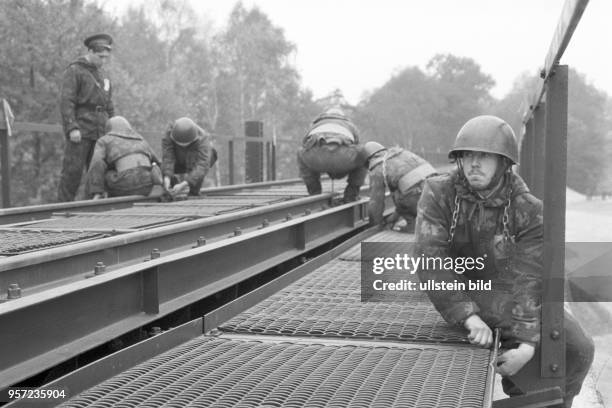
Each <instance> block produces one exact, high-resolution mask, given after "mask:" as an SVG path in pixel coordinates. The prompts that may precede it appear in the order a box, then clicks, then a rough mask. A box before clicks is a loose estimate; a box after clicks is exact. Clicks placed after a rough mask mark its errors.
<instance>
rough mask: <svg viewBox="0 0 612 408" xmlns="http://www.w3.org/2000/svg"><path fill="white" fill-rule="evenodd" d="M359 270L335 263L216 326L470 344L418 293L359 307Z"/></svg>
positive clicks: (354, 265) (271, 332)
mask: <svg viewBox="0 0 612 408" xmlns="http://www.w3.org/2000/svg"><path fill="white" fill-rule="evenodd" d="M360 289H361V288H360V265H359V263H355V262H346V261H345V262H343V261H334V262H331V263H330V264H328V265H326V266H325V267H322V268H319V269H317V270H316V271H315V272H313V273H311V274H309V275H307V276H306V277H304V278H302V279H300V280H298V281H297V282H295V283H293V284H291V285H289V286H288V287H287V288H285V289H284V290H282V291H280V292H278V293H277V294H275V295H273V296H271V297H269V298H267V299H265V300H263V301H262V302H260V303H258V304H257V305H255V306H253V307H252V308H250V309H248V310H246V311H245V312H243V313H241V314H239V315H238V316H236V317H234V318H232V319H231V320H229V321H228V322H226V323H224V324H223V325H221V326H220V327H219V330H221V331H224V332H235V333H256V334H266V335H299V336H324V337H355V338H369V339H373V338H375V339H381V340H410V341H423V342H445V343H462V344H465V343H468V340H467V333H466V332H465V331H464V330H462V329H460V328H458V327H454V326H450V325H449V324H447V323H446V322H445V321H444V319H443V318H442V317H441V316H440V314H439V313H438V311H437V310H436V309H435V308H434V306H433V305H432V304H431V303H430V302H429V299H428V298H427V295H426V294H425V293H423V292H420V291H414V292H409V291H407V292H405V293H404V294H403V295H404V296H403V297H402V301H393V302H361V292H360Z"/></svg>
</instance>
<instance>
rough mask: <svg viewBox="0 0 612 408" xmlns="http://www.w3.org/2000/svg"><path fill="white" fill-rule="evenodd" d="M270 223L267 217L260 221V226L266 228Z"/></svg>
mask: <svg viewBox="0 0 612 408" xmlns="http://www.w3.org/2000/svg"><path fill="white" fill-rule="evenodd" d="M269 225H270V221H268V219H267V218H264V220H263V222H262V223H261V226H262V227H264V228H266V227H268V226H269Z"/></svg>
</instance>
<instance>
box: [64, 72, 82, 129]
mask: <svg viewBox="0 0 612 408" xmlns="http://www.w3.org/2000/svg"><path fill="white" fill-rule="evenodd" d="M78 86H79V84H78V77H77V72H76V71H75V69H74V68H73V67H72V66H70V67H68V69H66V72H64V78H63V81H62V91H61V96H60V113H61V115H62V123H63V125H64V132H65V134H66V136H68V134H70V131H72V130H74V129H79V124H78V123H77V120H76V111H75V107H76V104H77V89H78Z"/></svg>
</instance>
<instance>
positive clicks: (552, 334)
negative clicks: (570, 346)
mask: <svg viewBox="0 0 612 408" xmlns="http://www.w3.org/2000/svg"><path fill="white" fill-rule="evenodd" d="M560 337H561V333H559V330H553V331H551V332H550V338H551V339H553V340H559V338H560Z"/></svg>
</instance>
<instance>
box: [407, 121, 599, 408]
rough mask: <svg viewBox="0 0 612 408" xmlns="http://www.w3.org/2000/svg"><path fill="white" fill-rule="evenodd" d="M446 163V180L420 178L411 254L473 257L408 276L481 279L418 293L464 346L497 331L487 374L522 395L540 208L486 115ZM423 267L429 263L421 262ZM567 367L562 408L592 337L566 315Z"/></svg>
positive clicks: (501, 131) (532, 344)
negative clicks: (498, 344) (463, 332)
mask: <svg viewBox="0 0 612 408" xmlns="http://www.w3.org/2000/svg"><path fill="white" fill-rule="evenodd" d="M449 157H450V158H451V159H454V160H455V162H456V163H457V169H456V170H454V171H453V172H451V173H450V174H444V175H440V176H435V177H430V178H428V179H427V180H426V181H425V185H424V187H423V193H422V195H421V199H420V201H419V204H418V215H417V220H416V246H415V250H416V252H415V254H418V255H419V256H424V257H431V258H439V259H441V260H444V265H446V261H445V260H446V259H448V257H450V258H453V259H456V260H457V262H458V261H459V260H461V261H462V265H467V264H468V261H469V260H470V259H471V260H472V265H474V261H475V262H476V265H479V266H477V267H474V268H471V269H462V270H461V271H457V272H455V271H454V270H453V269H446V268H444V267H441V266H440V265H439V266H436V262H434V264H433V268H429V269H421V270H419V271H418V274H419V278H420V279H421V281H423V282H426V281H430V280H433V281H435V282H446V283H449V284H453V283H455V282H457V281H459V282H463V283H464V285H466V287H467V286H468V285H469V283H478V281H482V280H486V281H490V282H491V290H481V291H478V290H471V291H463V290H454V291H452V290H444V291H436V290H431V291H428V292H427V294H428V296H429V298H430V300H431V301H432V302H433V304H434V305H435V307H436V309H437V310H438V311H439V312H440V314H441V315H442V317H444V319H445V320H446V321H447V322H449V323H450V324H455V325H458V326H460V327H464V328H465V329H467V330H468V332H469V334H468V339H469V340H470V342H471V343H472V344H476V345H479V346H482V347H488V346H489V345H491V344H492V342H493V335H492V329H494V328H499V329H500V330H501V339H502V348H504V349H506V351H505V352H503V353H502V354H501V355H500V356H499V357H498V360H497V365H498V366H497V371H498V373H500V374H501V375H502V378H503V379H502V385H503V387H504V391H505V392H506V393H507V394H509V395H510V396H515V395H521V394H523V393H524V392H525V390H524V389H521V384H526V383H528V381H529V379H528V378H525V377H524V375H522V372H521V371H520V370H521V368H523V366H525V364H527V363H528V362H529V361H530V360H531V359H532V358H533V356H534V353H535V351H536V348H537V347H538V344H539V342H540V305H541V303H542V300H541V290H542V287H541V285H542V253H543V245H544V239H543V225H542V202H541V201H540V200H538V199H537V198H536V197H534V196H533V195H532V194H531V193H530V192H529V189H528V188H527V186H526V185H525V182H524V181H523V180H522V179H521V178H520V177H519V176H518V175H517V174H516V173H514V172H513V171H512V165H513V164H516V163H517V159H518V146H517V143H516V139H515V136H514V132H513V131H512V128H511V127H510V126H509V125H508V124H507V123H506V122H505V121H503V120H502V119H500V118H498V117H495V116H478V117H476V118H473V119H471V120H469V121H468V122H467V123H466V124H465V125H464V126H463V127H462V128H461V130H459V133H458V135H457V139H456V140H455V145H454V147H453V148H452V149H451V151H450V153H449ZM428 264H429V262H428ZM564 328H565V338H566V351H565V359H566V360H565V361H566V364H567V369H566V376H565V396H564V405H561V406H564V407H570V406H571V405H572V400H573V398H574V397H575V396H576V395H577V394H578V393H579V392H580V388H581V386H582V382H583V381H584V378H585V377H586V374H587V372H588V370H589V367H590V365H591V362H592V360H593V341H592V340H591V339H590V338H589V337H588V336H587V335H586V334H585V333H584V331H583V330H582V328H581V327H580V325H579V324H578V322H577V321H576V320H575V319H574V318H573V317H572V316H571V315H569V314H568V313H566V315H565V321H564Z"/></svg>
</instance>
